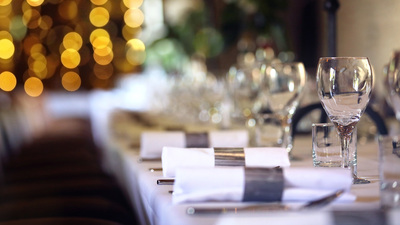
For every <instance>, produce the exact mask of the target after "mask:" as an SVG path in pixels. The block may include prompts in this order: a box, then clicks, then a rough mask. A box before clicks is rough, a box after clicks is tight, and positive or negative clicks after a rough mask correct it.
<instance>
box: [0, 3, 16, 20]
mask: <svg viewBox="0 0 400 225" xmlns="http://www.w3.org/2000/svg"><path fill="white" fill-rule="evenodd" d="M0 4H1V0H0ZM12 10H13V7H12V5H11V4H8V5H0V17H2V18H4V17H7V16H9V15H10V14H11V13H12Z"/></svg>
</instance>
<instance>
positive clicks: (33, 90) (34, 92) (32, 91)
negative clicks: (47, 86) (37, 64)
mask: <svg viewBox="0 0 400 225" xmlns="http://www.w3.org/2000/svg"><path fill="white" fill-rule="evenodd" d="M24 90H25V93H26V94H27V95H29V96H31V97H38V96H40V95H41V94H42V92H43V83H42V81H41V80H40V79H39V78H37V77H29V78H28V79H27V80H26V81H25V84H24Z"/></svg>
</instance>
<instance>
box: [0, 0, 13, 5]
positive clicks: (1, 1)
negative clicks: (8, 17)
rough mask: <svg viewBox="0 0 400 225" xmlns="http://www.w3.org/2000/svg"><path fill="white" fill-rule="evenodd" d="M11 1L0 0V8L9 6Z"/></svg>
mask: <svg viewBox="0 0 400 225" xmlns="http://www.w3.org/2000/svg"><path fill="white" fill-rule="evenodd" d="M11 1H12V0H0V6H6V5H10V3H11Z"/></svg>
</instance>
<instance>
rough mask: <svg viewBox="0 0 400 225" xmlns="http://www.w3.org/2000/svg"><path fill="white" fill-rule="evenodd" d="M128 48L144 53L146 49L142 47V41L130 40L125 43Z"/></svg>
mask: <svg viewBox="0 0 400 225" xmlns="http://www.w3.org/2000/svg"><path fill="white" fill-rule="evenodd" d="M126 45H127V47H128V48H132V49H134V50H136V51H144V50H145V49H146V46H145V45H144V43H143V41H141V40H140V39H136V38H134V39H131V40H129V41H128V42H127V43H126Z"/></svg>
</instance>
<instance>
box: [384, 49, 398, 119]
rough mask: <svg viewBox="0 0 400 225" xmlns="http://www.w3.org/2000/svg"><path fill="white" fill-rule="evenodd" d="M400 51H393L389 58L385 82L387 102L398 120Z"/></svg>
mask: <svg viewBox="0 0 400 225" xmlns="http://www.w3.org/2000/svg"><path fill="white" fill-rule="evenodd" d="M399 70H400V51H395V52H394V53H393V55H392V57H391V58H390V61H389V65H388V70H387V76H386V82H385V84H386V85H387V86H386V87H388V90H387V91H388V92H389V93H388V94H389V100H390V101H389V103H390V106H391V107H392V108H393V110H394V112H395V114H396V119H397V120H400V74H399Z"/></svg>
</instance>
